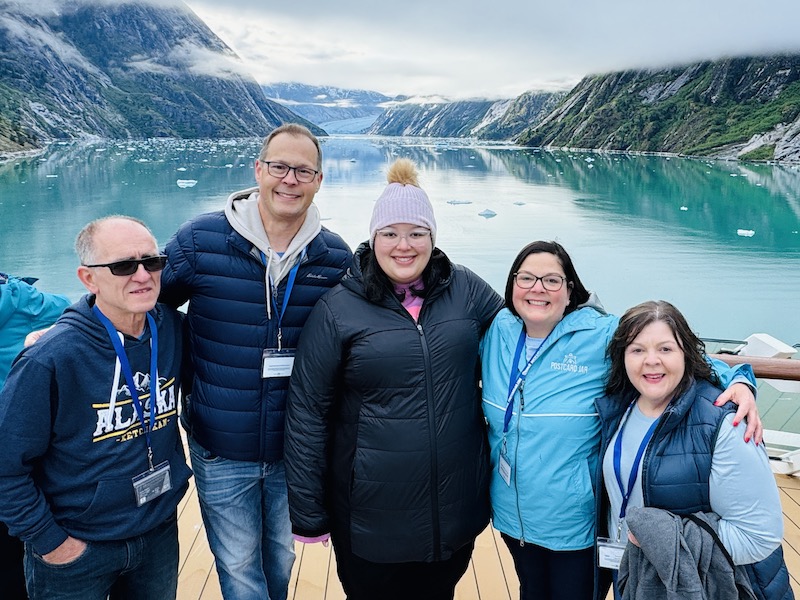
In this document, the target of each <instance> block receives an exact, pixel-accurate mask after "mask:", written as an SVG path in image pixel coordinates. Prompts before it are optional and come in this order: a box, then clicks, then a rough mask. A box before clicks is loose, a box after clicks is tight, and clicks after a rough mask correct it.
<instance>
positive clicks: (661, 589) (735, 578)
mask: <svg viewBox="0 0 800 600" xmlns="http://www.w3.org/2000/svg"><path fill="white" fill-rule="evenodd" d="M695 514H696V516H697V517H698V518H700V519H702V520H703V521H705V522H706V523H708V524H709V525H711V527H712V528H713V529H714V530H715V531H716V530H717V523H718V521H719V516H718V515H716V514H714V513H695ZM625 520H626V521H627V523H628V528H629V530H630V531H631V533H633V535H634V536H635V537H636V539H637V540H638V542H639V544H640V547H637V546H635V545H634V544H631V543H629V544H628V546H627V548H626V549H625V554H624V555H623V556H622V563H621V564H620V568H619V579H618V586H619V590H620V593H621V594H622V599H623V600H662V599H664V600H679V599H680V600H729V599H730V600H735V599H737V598H740V599H747V600H756V596H755V595H754V594H753V590H752V588H751V587H750V581H749V579H748V577H747V572H746V571H745V569H744V567H742V566H737V567H736V568H735V569H734V568H733V567H732V566H731V564H730V563H729V562H728V559H727V558H726V557H725V554H724V553H723V551H722V549H721V548H720V546H718V545H717V544H716V543H715V541H714V538H713V537H712V536H711V534H710V533H708V532H707V531H705V530H704V529H703V528H702V527H700V526H699V525H697V524H695V523H694V522H692V521H690V520H689V519H686V518H682V517H680V516H678V515H674V514H672V513H671V512H669V511H666V510H662V509H660V508H650V507H645V508H640V507H639V508H631V509H630V510H629V511H628V514H627V515H626V517H625Z"/></svg>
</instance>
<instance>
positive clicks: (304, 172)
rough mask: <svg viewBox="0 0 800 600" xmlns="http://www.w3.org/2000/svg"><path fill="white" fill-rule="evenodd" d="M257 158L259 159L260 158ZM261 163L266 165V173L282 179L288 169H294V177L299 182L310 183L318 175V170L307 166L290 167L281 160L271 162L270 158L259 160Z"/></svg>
mask: <svg viewBox="0 0 800 600" xmlns="http://www.w3.org/2000/svg"><path fill="white" fill-rule="evenodd" d="M258 160H261V159H260V158H259V159H258ZM261 163H262V164H265V165H267V173H269V174H270V175H272V176H273V177H275V178H277V179H283V178H284V177H286V176H287V175H288V174H289V171H294V177H295V179H297V181H299V182H300V183H311V182H312V181H314V178H315V177H316V176H317V175H319V171H315V170H314V169H310V168H308V167H290V166H289V165H285V164H283V163H282V162H273V161H271V160H261Z"/></svg>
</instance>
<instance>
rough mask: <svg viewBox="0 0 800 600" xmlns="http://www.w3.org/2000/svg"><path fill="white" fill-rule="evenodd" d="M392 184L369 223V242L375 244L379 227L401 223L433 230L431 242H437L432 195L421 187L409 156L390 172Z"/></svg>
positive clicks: (388, 175)
mask: <svg viewBox="0 0 800 600" xmlns="http://www.w3.org/2000/svg"><path fill="white" fill-rule="evenodd" d="M386 179H387V180H388V181H389V185H387V186H386V189H385V190H383V193H382V194H381V195H380V196H379V197H378V199H377V200H376V201H375V208H373V210H372V220H371V221H370V224H369V245H370V246H374V245H375V234H376V233H377V231H378V230H379V229H382V228H384V227H388V226H389V225H397V224H398V223H409V224H411V225H417V226H419V227H425V228H426V229H430V231H431V243H432V244H433V245H434V246H435V245H436V219H435V218H434V216H433V206H432V205H431V201H430V200H429V199H428V194H426V193H425V191H424V190H423V189H422V188H421V187H419V182H418V181H417V170H416V168H415V167H414V163H413V162H411V161H410V160H408V159H407V158H399V159H397V160H396V161H395V162H394V163H392V166H391V167H389V172H388V173H387V175H386Z"/></svg>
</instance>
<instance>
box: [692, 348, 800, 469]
mask: <svg viewBox="0 0 800 600" xmlns="http://www.w3.org/2000/svg"><path fill="white" fill-rule="evenodd" d="M703 341H704V342H706V346H707V348H708V349H709V350H711V349H712V348H714V350H712V352H711V353H710V354H709V356H711V357H713V358H717V359H719V360H722V361H724V362H725V363H727V364H728V365H730V366H734V365H738V364H742V363H748V364H750V365H751V366H752V367H753V372H754V373H755V375H756V378H757V379H758V384H759V393H761V392H762V391H764V392H765V391H766V388H765V386H769V387H771V388H773V389H772V390H770V394H769V395H771V396H776V395H777V396H778V399H777V401H775V402H772V405H771V406H770V407H768V408H767V410H766V411H764V412H762V418H763V420H764V422H765V423H767V428H765V430H764V445H765V447H766V449H767V454H768V455H769V457H770V465H771V466H772V470H773V471H774V472H775V473H780V474H783V475H793V476H795V477H800V420H798V419H797V418H795V417H794V415H795V413H796V414H797V415H798V417H800V404H799V403H797V402H796V400H800V360H797V358H796V357H800V344H795V345H794V346H789V345H787V344H784V343H783V342H780V341H779V340H777V339H775V338H773V337H771V336H769V335H766V334H754V335H752V336H750V337H749V338H748V339H747V340H721V339H704V340H703ZM764 395H767V394H764ZM795 405H796V407H795ZM759 410H761V406H759ZM770 425H772V426H773V427H780V429H777V428H773V429H770V428H769V426H770Z"/></svg>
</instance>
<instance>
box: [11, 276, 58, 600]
mask: <svg viewBox="0 0 800 600" xmlns="http://www.w3.org/2000/svg"><path fill="white" fill-rule="evenodd" d="M36 281H37V279H36V278H35V277H14V276H12V275H6V274H5V273H0V332H2V335H0V389H2V388H3V384H4V383H5V381H6V377H8V371H9V370H10V369H11V363H12V362H13V360H14V358H16V356H17V354H19V353H20V351H21V350H22V347H23V345H24V342H25V336H27V335H28V334H29V333H31V332H32V331H37V330H40V329H42V328H43V327H49V326H50V325H52V324H53V323H55V322H56V319H58V317H59V316H61V313H62V312H64V309H65V308H67V307H68V306H69V305H70V304H72V303H71V302H70V300H69V298H67V297H66V296H61V295H59V294H49V293H47V292H42V291H39V290H38V289H36V288H35V287H34V285H33V284H34V283H36ZM22 556H23V550H22V542H21V541H20V540H18V539H17V538H15V537H11V536H10V535H8V528H7V527H6V526H5V524H3V523H0V582H2V583H3V597H4V598H6V599H7V600H23V599H24V598H27V597H28V595H27V593H26V592H25V574H24V572H23V569H22Z"/></svg>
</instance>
